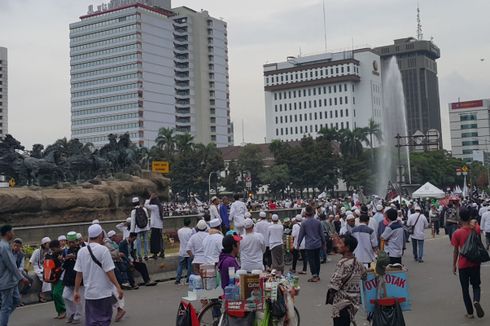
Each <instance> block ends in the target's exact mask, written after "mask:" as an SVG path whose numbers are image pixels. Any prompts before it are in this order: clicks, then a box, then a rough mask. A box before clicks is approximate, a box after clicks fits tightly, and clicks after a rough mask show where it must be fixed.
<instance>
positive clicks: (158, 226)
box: [145, 192, 165, 259]
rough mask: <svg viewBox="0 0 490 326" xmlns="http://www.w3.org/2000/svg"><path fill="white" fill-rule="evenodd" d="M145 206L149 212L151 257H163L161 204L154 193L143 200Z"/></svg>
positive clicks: (162, 212)
mask: <svg viewBox="0 0 490 326" xmlns="http://www.w3.org/2000/svg"><path fill="white" fill-rule="evenodd" d="M145 208H146V209H147V210H148V211H149V212H150V228H151V235H150V252H151V253H152V254H153V256H151V258H153V259H158V256H160V258H165V246H164V242H163V216H164V209H163V205H162V204H161V202H160V199H158V195H157V194H156V193H154V192H153V193H151V195H150V198H149V199H147V200H146V201H145Z"/></svg>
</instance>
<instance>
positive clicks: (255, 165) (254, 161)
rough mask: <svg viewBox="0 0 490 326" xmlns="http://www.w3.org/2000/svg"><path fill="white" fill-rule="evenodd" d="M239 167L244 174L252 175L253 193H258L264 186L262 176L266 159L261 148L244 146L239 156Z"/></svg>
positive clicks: (253, 145) (252, 145)
mask: <svg viewBox="0 0 490 326" xmlns="http://www.w3.org/2000/svg"><path fill="white" fill-rule="evenodd" d="M238 166H239V168H240V171H241V172H242V173H243V174H246V173H250V175H251V177H252V191H257V189H258V188H259V186H260V185H261V184H262V183H261V180H260V174H261V173H262V171H263V170H264V157H263V155H262V151H261V150H260V147H259V146H258V145H256V144H247V145H245V146H243V148H242V150H241V151H240V155H239V156H238Z"/></svg>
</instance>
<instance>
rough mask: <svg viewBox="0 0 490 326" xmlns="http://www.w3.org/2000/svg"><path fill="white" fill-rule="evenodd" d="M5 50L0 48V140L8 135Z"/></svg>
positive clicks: (6, 62)
mask: <svg viewBox="0 0 490 326" xmlns="http://www.w3.org/2000/svg"><path fill="white" fill-rule="evenodd" d="M7 68H8V60H7V48H3V47H0V138H3V137H4V136H5V135H6V134H8V69H7Z"/></svg>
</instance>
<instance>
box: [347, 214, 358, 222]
mask: <svg viewBox="0 0 490 326" xmlns="http://www.w3.org/2000/svg"><path fill="white" fill-rule="evenodd" d="M355 219H356V218H355V216H354V215H352V214H350V215H347V218H346V220H347V221H349V220H355Z"/></svg>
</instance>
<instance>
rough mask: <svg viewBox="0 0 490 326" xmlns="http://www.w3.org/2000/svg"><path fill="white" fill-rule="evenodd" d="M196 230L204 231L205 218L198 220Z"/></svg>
mask: <svg viewBox="0 0 490 326" xmlns="http://www.w3.org/2000/svg"><path fill="white" fill-rule="evenodd" d="M196 227H197V229H198V230H201V231H204V230H206V229H207V228H208V225H207V224H206V221H205V220H199V222H197V225H196Z"/></svg>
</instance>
